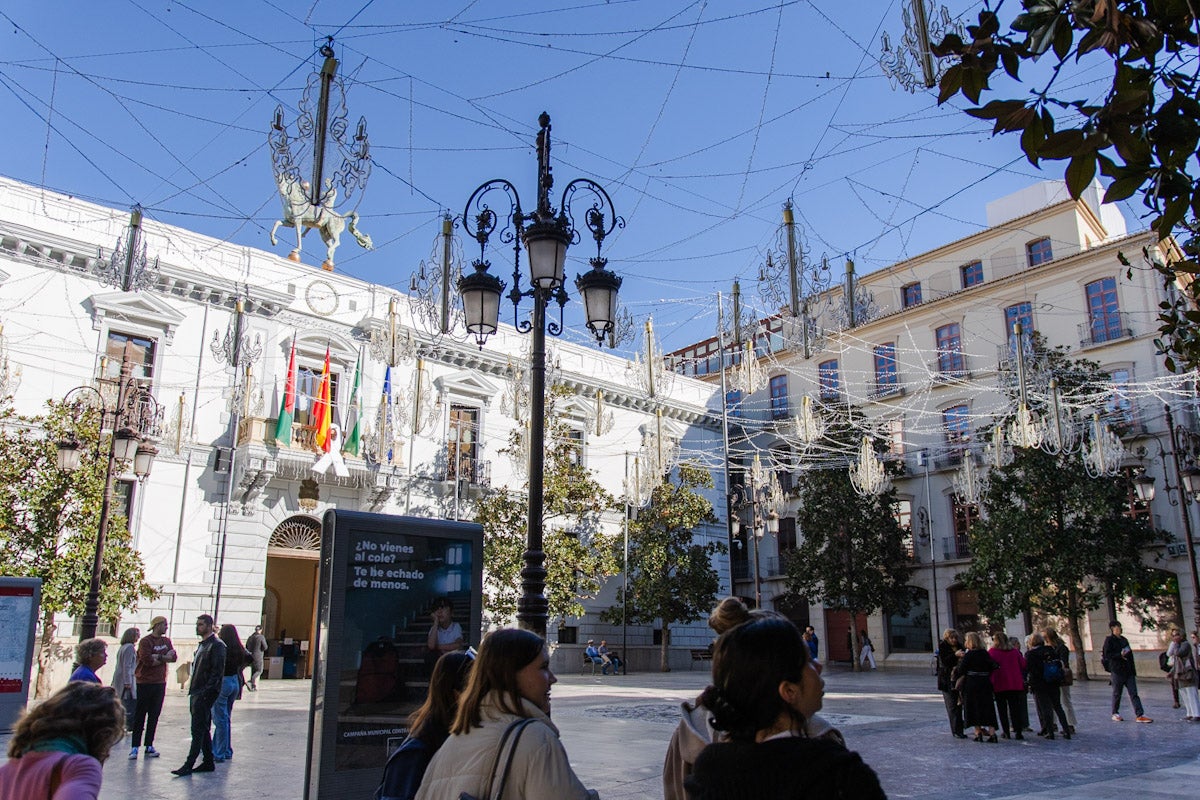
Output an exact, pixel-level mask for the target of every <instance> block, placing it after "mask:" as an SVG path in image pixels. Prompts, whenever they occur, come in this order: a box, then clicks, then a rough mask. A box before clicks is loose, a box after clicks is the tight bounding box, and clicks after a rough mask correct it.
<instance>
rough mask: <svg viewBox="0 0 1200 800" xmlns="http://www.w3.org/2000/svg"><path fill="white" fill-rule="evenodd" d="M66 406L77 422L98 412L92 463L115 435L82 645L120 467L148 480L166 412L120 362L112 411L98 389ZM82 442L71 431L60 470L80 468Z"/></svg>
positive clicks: (91, 628) (70, 398) (89, 630)
mask: <svg viewBox="0 0 1200 800" xmlns="http://www.w3.org/2000/svg"><path fill="white" fill-rule="evenodd" d="M106 367H107V359H106V358H102V359H101V360H100V373H101V375H103V374H104V373H105V371H106ZM63 404H64V405H73V406H75V407H76V409H77V411H76V413H75V414H74V415H73V416H74V418H75V419H77V420H78V419H79V418H80V416H81V413H82V411H83V409H84V408H85V407H87V406H92V407H96V406H98V407H99V411H100V422H99V430H98V432H97V435H96V449H95V453H94V458H97V459H98V458H100V452H101V451H100V443H101V440H102V438H103V437H102V435H101V434H102V433H103V432H104V429H105V428H106V427H107V428H109V429H111V430H112V435H111V436H110V437H109V440H108V460H107V462H106V465H105V468H104V496H103V499H102V500H101V503H100V522H99V525H98V526H97V528H96V551H95V553H94V554H93V556H92V579H91V583H90V584H89V585H88V594H87V600H86V601H85V602H84V607H83V619H82V621H81V630H80V634H79V640H80V641H83V640H84V639H91V638H92V637H94V636H95V635H96V627H97V625H98V623H99V611H100V579H101V574H102V569H103V566H104V545H105V542H106V540H107V538H108V520H109V514H110V510H111V507H112V495H113V479H114V477H115V476H116V473H117V467H118V465H121V466H124V465H125V464H127V463H130V462H132V464H133V474H134V475H136V476H137V478H138V480H139V481H144V480H145V479H146V478H147V477H148V476H149V475H150V468H151V467H152V466H153V464H154V456H156V455H158V449H157V448H155V446H154V441H153V440H154V437H155V436H156V435H157V434H158V431H159V427H160V425H161V422H162V408H161V407H160V406H159V405H158V401H156V400H155V399H154V396H153V395H151V394H150V390H149V389H148V388H146V387H145V386H142V385H141V384H139V383H138V382H137V380H136V379H134V378H133V376H132V363H131V362H130V361H129V359H128V358H122V360H121V372H120V375H119V376H118V378H117V395H116V400H115V402H114V403H113V405H112V406H111V407H109V405H108V404H107V403H106V402H105V398H104V394H103V393H101V392H100V390H99V389H96V388H95V387H94V386H76V387H75V388H74V389H72V390H71V391H69V392H67V394H66V396H65V397H64V398H63ZM80 446H81V443H80V441H79V437H78V436H76V434H75V432H74V431H70V432H68V433H67V435H66V436H64V437H63V438H62V439H61V440H60V441H59V442H58V468H59V469H60V470H62V471H63V472H74V471H75V470H76V469H78V468H79V464H80V455H81V453H80Z"/></svg>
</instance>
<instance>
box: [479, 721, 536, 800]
mask: <svg viewBox="0 0 1200 800" xmlns="http://www.w3.org/2000/svg"><path fill="white" fill-rule="evenodd" d="M534 722H535V720H532V719H523V720H520V721H518V722H515V723H513V725H511V726H509V729H508V730H507V731H505V732H504V733H505V736H506V737H507V735H508V733H509V731H512V729H513V728H516V732H515V733H514V734H513V737H512V746H511V747H509V749H508V759H507V760H505V762H504V772H502V773H500V788H499V790H498V791H497V792H496V795H495V798H494V799H493V797H492V793H491V786H490V785H489V786H488V793H487V795H486V800H501V799H502V798H503V797H504V785H505V784H506V783H507V782H508V771H509V770H510V769H512V763H513V758H515V757H516V755H517V744H518V743H519V742H520V741H521V734H522V733H523V732H524V730H525V729H526V728H528V727H529V726H530V725H532V724H533V723H534ZM503 752H504V742H501V743H500V752H498V753H496V758H497V761H499V758H500V755H501V753H503ZM492 777H493V778H494V777H495V772H494V771H493V773H492Z"/></svg>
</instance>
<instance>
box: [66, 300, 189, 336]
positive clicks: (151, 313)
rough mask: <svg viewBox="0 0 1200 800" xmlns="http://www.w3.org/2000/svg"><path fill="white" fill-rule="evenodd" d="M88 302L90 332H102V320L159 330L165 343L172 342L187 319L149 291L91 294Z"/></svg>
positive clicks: (103, 322)
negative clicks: (176, 332) (176, 331)
mask: <svg viewBox="0 0 1200 800" xmlns="http://www.w3.org/2000/svg"><path fill="white" fill-rule="evenodd" d="M88 303H89V304H90V305H91V307H92V329H93V330H97V331H99V330H103V329H104V324H105V320H117V321H119V322H129V323H133V324H135V325H140V326H142V327H146V328H153V329H155V330H161V331H162V333H163V341H164V342H165V343H166V344H171V342H172V341H173V340H174V339H175V330H176V329H177V328H178V327H179V325H180V323H182V322H183V320H184V319H185V318H186V317H185V316H184V315H183V314H182V313H181V312H179V311H177V310H176V309H175V307H174V306H172V305H171V304H170V303H168V302H167V301H165V300H162V299H160V298H158V297H155V296H154V295H153V294H150V293H148V292H138V293H137V294H129V293H127V292H109V293H107V294H94V295H92V296H91V297H89V298H88Z"/></svg>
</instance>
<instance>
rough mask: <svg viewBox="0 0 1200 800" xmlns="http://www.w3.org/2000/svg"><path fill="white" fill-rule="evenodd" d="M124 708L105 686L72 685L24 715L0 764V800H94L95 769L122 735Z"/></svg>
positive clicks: (97, 791)
mask: <svg viewBox="0 0 1200 800" xmlns="http://www.w3.org/2000/svg"><path fill="white" fill-rule="evenodd" d="M124 717H125V709H124V708H123V707H122V706H121V701H120V700H118V699H117V695H116V693H115V692H113V690H112V687H110V686H101V685H100V684H97V683H92V682H90V681H72V682H71V683H68V684H67V685H66V686H64V687H63V688H62V689H59V690H58V691H57V692H55V693H54V694H52V695H51V696H50V698H49V699H47V700H46V701H45V702H44V703H40V704H39V705H36V706H34V707H33V708H30V709H28V710H26V711H25V713H24V714H23V715H22V717H21V719H20V720H19V721H18V722H17V726H16V729H15V730H14V731H13V736H12V739H10V740H9V742H8V762H7V763H5V764H4V765H3V766H0V800H29V799H30V798H42V797H46V798H62V797H69V798H71V800H96V798H97V797H99V795H100V781H101V777H102V774H101V765H102V764H103V763H104V761H105V760H106V759H107V758H108V754H109V751H110V750H111V749H112V747H113V745H115V744H116V743H117V742H119V741H121V737H122V736H123V735H124V733H125V724H124Z"/></svg>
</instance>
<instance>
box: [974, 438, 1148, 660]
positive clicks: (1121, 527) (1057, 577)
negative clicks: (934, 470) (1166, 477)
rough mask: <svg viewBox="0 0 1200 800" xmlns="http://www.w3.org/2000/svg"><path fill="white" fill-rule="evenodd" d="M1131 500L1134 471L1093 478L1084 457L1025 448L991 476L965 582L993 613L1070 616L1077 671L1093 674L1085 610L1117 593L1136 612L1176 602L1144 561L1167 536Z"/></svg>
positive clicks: (982, 608) (984, 609)
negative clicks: (1134, 512)
mask: <svg viewBox="0 0 1200 800" xmlns="http://www.w3.org/2000/svg"><path fill="white" fill-rule="evenodd" d="M1128 501H1129V486H1128V479H1127V478H1126V477H1125V476H1116V477H1092V476H1091V475H1089V474H1088V473H1087V470H1086V469H1085V468H1084V464H1083V461H1082V459H1080V458H1079V454H1078V453H1075V454H1058V455H1051V454H1049V453H1046V452H1044V451H1042V450H1039V449H1020V448H1018V449H1017V450H1016V451H1015V453H1014V455H1013V461H1012V463H1011V464H1009V465H1007V466H1005V467H999V468H994V469H992V470H991V472H990V473H989V475H988V479H987V487H986V489H985V491H984V494H983V497H982V498H981V507H982V508H981V510H982V512H983V513H982V519H980V520H979V521H978V522H976V523H975V524H974V525H973V526H972V527H971V530H970V533H969V534H968V535H969V537H970V542H971V555H972V562H971V566H970V568H969V569H967V570H966V571H965V572H964V573H962V574H960V576H959V578H960V579H961V580H962V581H963V583H965V584H966V585H967V586H969V587H970V588H972V589H974V590H975V591H976V592H978V594H979V608H980V611H982V612H983V613H984V614H985V615H986V616H988V617H991V618H992V619H1012V618H1015V617H1019V616H1021V615H1022V614H1024V613H1025V612H1026V611H1027V610H1028V609H1029V608H1030V607H1033V608H1037V609H1040V610H1042V611H1044V612H1045V613H1047V614H1051V615H1053V616H1056V617H1059V618H1060V619H1062V620H1064V621H1065V622H1066V624H1067V629H1068V633H1069V635H1070V637H1071V646H1072V649H1074V651H1075V654H1076V666H1075V670H1076V674H1077V675H1078V676H1079V677H1080V678H1083V679H1086V678H1087V662H1086V659H1085V658H1084V652H1085V648H1084V643H1083V642H1084V640H1083V633H1082V629H1081V627H1080V622H1081V620H1082V619H1083V615H1084V613H1085V612H1087V611H1094V610H1096V609H1098V608H1100V607H1101V605H1102V604H1103V603H1104V601H1105V597H1106V594H1107V593H1108V592H1109V591H1111V592H1112V593H1113V595H1114V596H1115V597H1117V598H1129V599H1130V601H1131V602H1129V603H1128V606H1129V607H1130V609H1131V610H1135V611H1136V610H1137V609H1139V608H1142V607H1144V606H1145V604H1147V603H1152V602H1155V601H1161V600H1166V599H1167V598H1166V596H1165V595H1166V588H1167V587H1166V585H1165V583H1164V581H1163V578H1162V573H1160V572H1159V571H1158V570H1155V569H1154V568H1153V567H1152V566H1150V565H1149V564H1147V563H1145V561H1144V560H1143V553H1144V552H1145V551H1146V550H1147V548H1150V547H1151V546H1153V545H1157V544H1161V543H1162V542H1163V541H1164V540H1163V538H1162V534H1160V533H1158V532H1156V531H1155V530H1154V529H1153V528H1152V527H1150V526H1149V525H1148V524H1146V523H1145V522H1144V521H1142V520H1135V519H1131V518H1130V517H1128V516H1126V515H1125V514H1124V513H1123V512H1124V511H1125V510H1126V508H1127V504H1128ZM1160 557H1161V556H1160ZM1144 621H1146V620H1145V619H1144Z"/></svg>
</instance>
